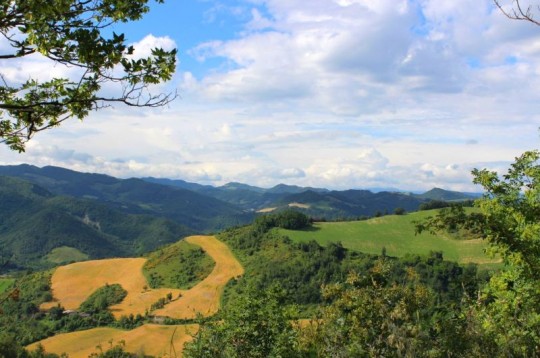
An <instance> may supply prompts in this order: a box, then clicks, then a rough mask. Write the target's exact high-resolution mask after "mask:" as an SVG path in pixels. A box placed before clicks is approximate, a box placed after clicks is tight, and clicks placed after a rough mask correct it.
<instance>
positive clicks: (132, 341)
mask: <svg viewBox="0 0 540 358" xmlns="http://www.w3.org/2000/svg"><path fill="white" fill-rule="evenodd" d="M197 330H198V325H196V324H189V325H178V326H160V325H155V324H145V325H143V326H140V327H137V328H135V329H134V330H131V331H124V330H120V329H116V328H94V329H90V330H86V331H79V332H71V333H64V334H59V335H56V336H54V337H50V338H47V339H44V340H42V341H40V342H36V343H33V344H31V345H30V346H28V348H30V349H35V348H36V347H37V345H38V343H41V344H42V345H43V347H44V348H45V350H46V351H47V352H51V353H57V354H60V353H67V354H68V355H69V357H70V358H82V357H84V358H86V357H88V356H89V355H90V354H91V353H93V352H96V351H98V350H97V349H96V346H98V345H101V347H102V348H103V350H106V349H107V348H109V347H110V343H109V342H110V341H111V340H112V343H113V345H114V344H117V343H119V342H120V341H124V342H125V350H126V351H128V352H132V353H137V354H139V353H141V354H146V355H152V356H155V357H170V356H173V357H174V352H176V353H177V354H178V355H179V356H181V353H182V350H183V347H184V343H186V342H187V341H190V340H191V337H192V335H193V334H194V333H196V332H197ZM173 334H174V337H173ZM171 337H173V339H172V342H173V345H172V346H171Z"/></svg>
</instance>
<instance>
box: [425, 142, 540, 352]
mask: <svg viewBox="0 0 540 358" xmlns="http://www.w3.org/2000/svg"><path fill="white" fill-rule="evenodd" d="M539 160H540V152H538V151H529V152H525V153H524V154H523V155H521V156H520V157H518V158H516V160H515V162H514V163H513V164H512V165H511V166H510V168H509V170H508V172H507V173H506V174H504V175H502V176H499V175H498V174H497V173H496V172H493V171H489V170H486V169H482V170H478V169H475V170H474V171H473V175H474V183H476V184H480V185H482V187H483V188H484V190H485V194H484V196H483V198H481V199H479V200H478V201H477V202H476V204H477V206H478V207H479V208H480V211H481V213H480V214H476V215H475V214H474V213H469V214H464V213H463V212H462V211H460V210H456V211H454V212H450V213H448V215H446V216H440V217H434V218H431V219H430V220H428V221H426V222H424V223H421V225H423V227H422V228H423V229H429V230H434V229H435V230H441V229H444V228H449V229H452V228H453V227H455V225H454V223H457V224H456V225H465V226H464V227H466V228H468V227H470V225H471V223H472V225H473V226H474V227H475V230H477V231H478V232H479V233H480V234H481V235H482V237H483V238H484V239H485V240H486V241H487V242H488V243H489V245H490V246H491V250H492V251H493V252H496V253H498V254H500V255H501V257H502V258H503V259H504V262H505V264H506V269H505V270H503V271H501V272H499V273H497V274H496V275H494V276H493V277H492V278H491V280H490V282H489V285H487V286H486V288H485V289H484V290H483V291H482V293H481V295H480V297H479V298H480V300H479V302H478V304H477V305H476V306H475V307H474V309H475V310H474V314H475V318H476V320H477V321H478V324H479V325H480V326H481V331H482V340H483V347H484V348H485V349H490V350H491V351H492V352H494V353H493V354H495V355H499V356H534V355H538V353H539V351H540V348H539V347H540V163H539Z"/></svg>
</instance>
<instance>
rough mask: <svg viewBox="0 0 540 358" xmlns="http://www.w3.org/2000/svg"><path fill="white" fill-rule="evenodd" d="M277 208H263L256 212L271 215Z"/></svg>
mask: <svg viewBox="0 0 540 358" xmlns="http://www.w3.org/2000/svg"><path fill="white" fill-rule="evenodd" d="M276 209H277V208H263V209H260V210H257V212H258V213H263V214H264V213H271V212H272V211H274V210H276Z"/></svg>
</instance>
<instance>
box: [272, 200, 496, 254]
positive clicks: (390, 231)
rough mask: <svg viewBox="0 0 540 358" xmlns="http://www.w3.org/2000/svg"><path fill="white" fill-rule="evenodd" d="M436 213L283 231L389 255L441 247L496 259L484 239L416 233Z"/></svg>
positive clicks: (299, 238) (297, 237)
mask: <svg viewBox="0 0 540 358" xmlns="http://www.w3.org/2000/svg"><path fill="white" fill-rule="evenodd" d="M434 214H435V211H432V210H429V211H420V212H415V213H410V214H407V215H388V216H383V217H379V218H373V219H370V220H365V221H348V222H321V223H315V224H314V227H313V228H311V229H309V230H303V231H293V230H282V233H284V234H285V235H287V236H289V237H290V238H291V239H292V240H294V241H297V242H305V241H309V240H315V241H317V242H318V243H320V244H322V245H325V244H328V243H330V242H338V241H339V242H341V243H342V244H343V246H344V247H346V248H348V249H351V250H355V251H360V252H365V253H370V254H380V253H381V252H382V250H383V248H386V254H387V255H389V256H398V257H402V256H405V255H407V254H428V253H429V252H430V251H442V252H443V255H444V257H445V259H447V260H452V261H457V262H460V263H467V262H475V263H478V264H494V263H496V262H497V260H494V259H490V258H489V257H488V256H487V255H486V254H485V253H484V249H485V248H486V244H485V242H483V241H482V240H481V239H472V240H457V239H455V238H452V237H450V235H446V234H441V235H437V236H435V235H431V234H429V233H427V232H425V233H422V234H421V235H415V234H414V224H413V221H414V220H421V219H423V218H425V217H426V216H429V215H434Z"/></svg>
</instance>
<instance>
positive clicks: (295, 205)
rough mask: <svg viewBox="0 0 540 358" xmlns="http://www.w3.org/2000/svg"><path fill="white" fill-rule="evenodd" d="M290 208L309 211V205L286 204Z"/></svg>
mask: <svg viewBox="0 0 540 358" xmlns="http://www.w3.org/2000/svg"><path fill="white" fill-rule="evenodd" d="M288 205H289V207H290V208H301V209H309V208H310V205H308V204H302V203H289V204H288Z"/></svg>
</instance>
